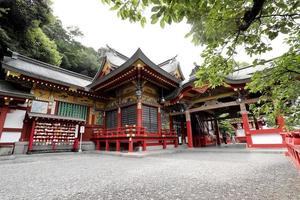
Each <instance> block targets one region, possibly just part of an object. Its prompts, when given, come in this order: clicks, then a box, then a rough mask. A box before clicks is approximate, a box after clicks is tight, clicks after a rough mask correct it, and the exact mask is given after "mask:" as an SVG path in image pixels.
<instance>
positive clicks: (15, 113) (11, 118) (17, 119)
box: [4, 110, 26, 128]
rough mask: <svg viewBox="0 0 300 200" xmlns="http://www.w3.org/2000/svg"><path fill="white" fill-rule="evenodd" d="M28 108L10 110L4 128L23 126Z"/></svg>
mask: <svg viewBox="0 0 300 200" xmlns="http://www.w3.org/2000/svg"><path fill="white" fill-rule="evenodd" d="M25 114H26V110H10V111H9V112H8V113H7V115H6V119H5V122H4V128H22V127H23V120H24V118H25Z"/></svg>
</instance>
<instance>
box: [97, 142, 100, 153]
mask: <svg viewBox="0 0 300 200" xmlns="http://www.w3.org/2000/svg"><path fill="white" fill-rule="evenodd" d="M96 150H97V151H100V141H99V140H96Z"/></svg>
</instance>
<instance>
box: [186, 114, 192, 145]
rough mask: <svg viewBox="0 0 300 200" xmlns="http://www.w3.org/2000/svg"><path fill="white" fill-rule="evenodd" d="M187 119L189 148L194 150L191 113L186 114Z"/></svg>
mask: <svg viewBox="0 0 300 200" xmlns="http://www.w3.org/2000/svg"><path fill="white" fill-rule="evenodd" d="M185 119H186V131H187V137H188V147H189V148H193V134H192V125H191V115H190V112H189V111H186V112H185Z"/></svg>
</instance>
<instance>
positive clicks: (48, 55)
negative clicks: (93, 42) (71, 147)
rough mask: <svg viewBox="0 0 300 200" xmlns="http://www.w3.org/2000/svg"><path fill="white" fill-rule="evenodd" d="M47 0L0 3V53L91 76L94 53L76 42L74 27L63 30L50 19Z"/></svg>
mask: <svg viewBox="0 0 300 200" xmlns="http://www.w3.org/2000/svg"><path fill="white" fill-rule="evenodd" d="M50 5H51V1H50V0H4V1H1V2H0V47H1V48H0V52H1V55H2V56H3V54H4V51H5V50H6V48H9V49H11V50H13V51H17V52H19V53H22V54H24V55H26V56H29V57H32V58H35V59H38V60H41V61H44V62H47V63H50V64H53V65H56V66H60V67H63V68H66V69H69V70H72V71H75V72H78V73H82V74H85V75H89V76H94V74H95V73H96V70H97V68H98V65H99V56H98V54H97V52H96V51H95V50H94V49H92V48H88V47H86V46H84V45H82V44H81V43H80V42H78V41H76V39H77V38H78V37H81V36H83V34H82V33H81V32H80V30H79V29H78V28H77V27H69V28H68V29H65V28H63V26H62V23H61V21H60V20H59V19H57V18H56V17H54V16H53V14H52V10H51V7H50ZM1 55H0V56H1Z"/></svg>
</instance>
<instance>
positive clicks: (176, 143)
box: [174, 138, 178, 148]
mask: <svg viewBox="0 0 300 200" xmlns="http://www.w3.org/2000/svg"><path fill="white" fill-rule="evenodd" d="M174 147H175V148H177V147H178V138H176V139H175V141H174Z"/></svg>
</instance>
